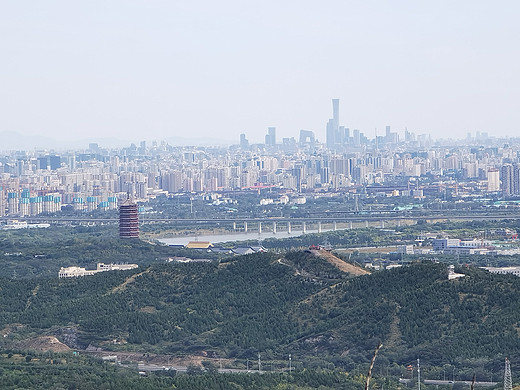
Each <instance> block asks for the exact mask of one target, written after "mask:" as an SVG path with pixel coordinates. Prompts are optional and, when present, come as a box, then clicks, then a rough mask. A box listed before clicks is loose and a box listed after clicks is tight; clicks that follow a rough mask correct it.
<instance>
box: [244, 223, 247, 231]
mask: <svg viewBox="0 0 520 390" xmlns="http://www.w3.org/2000/svg"><path fill="white" fill-rule="evenodd" d="M244 233H247V222H245V221H244Z"/></svg>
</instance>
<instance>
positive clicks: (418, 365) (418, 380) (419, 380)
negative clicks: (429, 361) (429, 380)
mask: <svg viewBox="0 0 520 390" xmlns="http://www.w3.org/2000/svg"><path fill="white" fill-rule="evenodd" d="M417 390H421V362H420V361H419V359H417Z"/></svg>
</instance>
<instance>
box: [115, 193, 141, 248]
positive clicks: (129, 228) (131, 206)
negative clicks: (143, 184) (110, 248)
mask: <svg viewBox="0 0 520 390" xmlns="http://www.w3.org/2000/svg"><path fill="white" fill-rule="evenodd" d="M119 237H120V238H139V214H138V208H137V204H135V203H134V202H132V200H131V199H130V197H128V199H127V200H126V201H125V202H124V203H123V204H122V205H121V206H119Z"/></svg>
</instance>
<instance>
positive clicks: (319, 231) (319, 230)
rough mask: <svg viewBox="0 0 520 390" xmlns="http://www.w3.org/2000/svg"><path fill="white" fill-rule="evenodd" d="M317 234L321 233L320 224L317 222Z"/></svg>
mask: <svg viewBox="0 0 520 390" xmlns="http://www.w3.org/2000/svg"><path fill="white" fill-rule="evenodd" d="M318 233H321V222H318Z"/></svg>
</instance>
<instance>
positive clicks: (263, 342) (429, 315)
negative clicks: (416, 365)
mask: <svg viewBox="0 0 520 390" xmlns="http://www.w3.org/2000/svg"><path fill="white" fill-rule="evenodd" d="M459 272H463V273H465V274H466V275H467V276H466V277H464V278H462V279H458V280H453V281H448V279H447V274H448V272H447V268H446V266H445V265H442V264H433V263H417V264H413V265H411V266H407V267H402V268H398V269H393V270H390V271H382V272H376V273H374V274H372V275H367V276H361V277H357V278H351V277H349V275H347V274H343V273H341V272H340V271H338V270H337V269H336V268H335V267H334V266H332V265H330V264H329V263H327V262H326V261H325V260H322V259H320V258H318V257H315V256H314V255H312V254H309V253H303V252H290V253H286V254H284V255H276V254H256V255H248V256H243V257H237V258H233V259H231V260H228V261H227V262H222V263H217V262H214V263H203V264H173V263H172V264H165V265H153V266H151V267H149V268H146V269H143V268H141V269H138V270H134V271H125V272H106V273H102V274H98V275H95V276H91V277H84V278H78V279H73V280H57V279H30V280H25V281H23V282H21V281H19V280H11V279H1V280H0V330H2V329H4V330H3V331H2V332H4V334H5V333H6V332H7V333H8V336H7V337H4V338H3V339H2V341H1V342H2V343H3V345H4V346H5V345H7V343H11V344H12V343H15V342H16V340H17V339H18V338H21V337H27V336H29V335H34V334H52V335H57V337H58V338H60V337H61V334H62V332H63V329H68V330H70V329H75V330H76V331H77V336H78V340H77V346H78V347H86V346H87V345H88V344H93V345H98V346H103V347H104V348H112V349H126V350H141V351H143V352H160V353H168V354H204V355H205V356H220V357H231V358H242V359H245V358H255V357H256V354H257V353H258V352H261V353H262V356H263V357H264V358H265V359H285V358H286V356H287V355H288V354H289V353H291V354H293V356H298V359H299V360H300V361H307V362H313V361H316V360H317V359H320V360H324V361H326V360H328V361H334V362H335V363H336V364H340V365H343V366H345V367H347V366H349V365H350V364H353V363H358V362H367V361H368V360H369V358H370V356H371V354H372V353H373V350H374V348H375V346H376V345H377V344H378V343H379V342H380V341H382V342H383V344H384V347H383V349H382V351H381V356H380V359H379V361H380V362H384V363H385V364H386V365H390V364H392V363H397V364H400V365H402V364H408V363H409V362H411V361H412V360H414V359H416V358H417V357H420V358H422V359H424V360H425V361H428V362H429V364H431V365H435V366H442V365H444V364H448V363H449V364H457V365H459V366H460V365H464V364H465V363H468V364H472V363H471V362H475V361H477V360H478V359H481V360H482V359H484V360H486V361H488V360H493V361H500V360H501V359H502V358H503V357H504V356H514V355H515V354H516V355H518V354H519V353H520V338H519V334H518V329H520V279H519V278H516V277H514V276H499V275H491V274H488V273H487V272H484V271H481V270H478V269H462V270H459ZM16 324H21V325H23V327H22V326H15V325H16ZM6 329H8V330H9V331H6ZM114 339H115V340H117V343H116V344H113V343H107V341H110V340H114Z"/></svg>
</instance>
